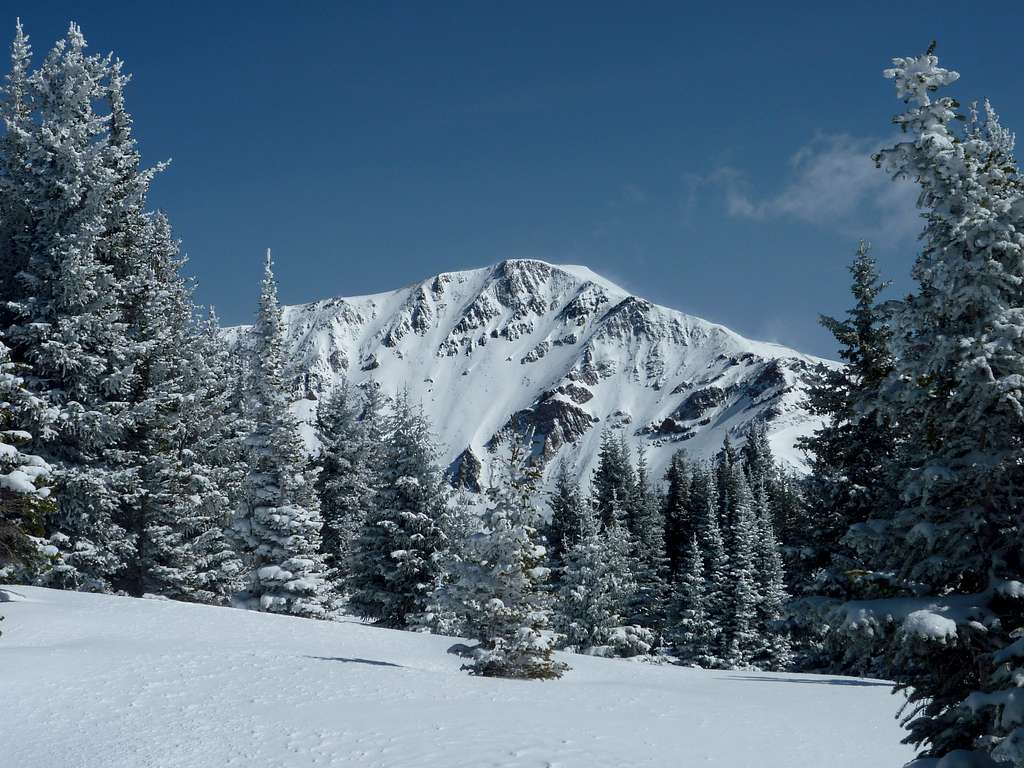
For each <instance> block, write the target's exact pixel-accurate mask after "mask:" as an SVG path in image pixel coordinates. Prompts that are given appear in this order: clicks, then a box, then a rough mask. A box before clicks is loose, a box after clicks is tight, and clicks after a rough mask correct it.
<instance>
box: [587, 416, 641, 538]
mask: <svg viewBox="0 0 1024 768" xmlns="http://www.w3.org/2000/svg"><path fill="white" fill-rule="evenodd" d="M635 489H636V475H635V473H634V472H633V465H632V460H631V459H630V455H629V446H627V445H626V440H625V437H624V436H623V435H622V434H621V433H620V434H618V435H616V434H614V433H612V432H610V431H608V430H606V431H605V432H603V433H602V435H601V449H600V452H599V453H598V461H597V468H596V469H595V470H594V478H593V481H592V482H591V491H590V492H591V499H592V503H593V504H594V508H595V509H596V510H597V516H598V520H599V522H600V523H601V527H602V528H607V527H608V526H610V525H614V524H615V523H616V522H618V521H617V520H615V519H613V516H612V514H613V507H614V509H617V510H618V512H619V513H620V514H622V515H624V516H627V517H628V516H629V515H630V512H631V509H630V507H629V501H630V500H631V499H632V498H633V497H634V493H635ZM627 524H628V523H627Z"/></svg>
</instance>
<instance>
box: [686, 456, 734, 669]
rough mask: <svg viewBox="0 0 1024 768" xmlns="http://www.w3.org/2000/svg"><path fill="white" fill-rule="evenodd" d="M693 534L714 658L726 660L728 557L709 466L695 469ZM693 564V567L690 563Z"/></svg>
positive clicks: (714, 485)
mask: <svg viewBox="0 0 1024 768" xmlns="http://www.w3.org/2000/svg"><path fill="white" fill-rule="evenodd" d="M690 503H691V509H692V515H693V533H694V535H695V536H696V537H697V547H698V549H699V550H700V553H701V556H702V558H703V573H704V596H705V602H706V611H707V614H708V617H709V620H710V622H711V624H712V633H713V638H714V644H713V649H714V655H715V656H716V657H717V658H719V659H721V658H724V657H725V653H726V642H727V638H726V636H725V632H724V628H725V624H726V619H727V616H728V613H729V605H730V595H729V556H728V554H727V553H726V550H725V539H724V537H723V535H722V529H721V526H720V525H719V511H718V489H717V483H716V478H715V475H714V471H713V469H712V468H711V467H709V466H707V465H697V466H695V467H694V468H693V480H692V482H691V485H690ZM691 565H692V564H691Z"/></svg>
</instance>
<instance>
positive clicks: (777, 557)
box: [753, 496, 793, 670]
mask: <svg viewBox="0 0 1024 768" xmlns="http://www.w3.org/2000/svg"><path fill="white" fill-rule="evenodd" d="M756 498H757V497H756V496H755V503H756ZM754 558H755V561H754V562H755V571H756V573H757V612H756V615H757V625H758V628H759V635H760V637H759V646H760V647H759V649H758V651H757V653H756V654H755V656H754V659H753V662H754V664H756V665H757V666H758V667H760V668H762V669H774V670H780V669H786V668H788V667H789V666H790V665H791V664H792V662H793V655H792V652H791V648H790V642H789V637H788V635H787V632H786V628H785V627H784V625H783V613H784V610H785V607H786V602H787V600H788V599H789V594H788V593H787V592H786V580H785V572H784V570H783V566H782V555H781V553H780V552H779V544H778V540H777V539H776V538H775V530H774V525H773V523H772V518H771V511H770V510H769V508H768V506H767V505H766V504H764V503H763V502H760V503H758V504H757V510H756V520H755V533H754Z"/></svg>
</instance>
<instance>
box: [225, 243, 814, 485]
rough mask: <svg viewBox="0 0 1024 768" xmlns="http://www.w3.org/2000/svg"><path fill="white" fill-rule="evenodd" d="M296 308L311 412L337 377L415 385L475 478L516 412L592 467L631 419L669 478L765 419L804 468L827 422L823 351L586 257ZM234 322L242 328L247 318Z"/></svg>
mask: <svg viewBox="0 0 1024 768" xmlns="http://www.w3.org/2000/svg"><path fill="white" fill-rule="evenodd" d="M284 317H285V323H286V327H287V331H288V348H289V354H290V359H291V362H292V368H293V372H294V374H295V379H294V380H295V383H296V395H297V396H300V397H301V396H304V397H306V398H308V399H306V400H305V401H300V402H299V403H298V404H297V409H298V411H299V413H300V415H301V416H302V417H303V418H306V419H308V418H309V417H310V416H311V414H312V413H313V409H314V408H315V401H314V400H313V398H318V397H320V396H322V395H323V393H324V392H326V391H327V390H329V389H330V388H331V387H332V386H333V385H334V384H335V383H336V382H337V380H338V379H339V377H341V376H348V377H349V378H350V379H351V380H352V381H353V382H355V383H357V384H368V383H370V384H372V385H379V386H381V387H383V389H384V390H385V392H386V393H387V394H394V393H395V392H396V391H398V390H399V389H401V388H403V387H407V388H408V389H409V391H410V393H411V394H412V397H413V399H414V400H416V401H419V402H422V403H423V405H424V407H425V409H426V412H427V414H428V416H429V417H430V418H431V420H432V422H433V424H434V425H435V428H436V431H437V432H438V433H439V435H440V436H441V437H442V439H443V440H444V441H445V446H444V447H445V449H446V456H445V458H446V460H447V461H454V462H455V464H454V465H453V467H458V466H460V465H462V464H463V462H462V460H461V459H460V456H463V451H466V450H467V449H468V451H470V452H471V453H472V456H469V455H468V454H466V456H467V459H466V461H465V463H464V464H465V466H464V467H463V469H464V471H463V473H462V474H463V475H464V476H465V477H470V478H472V477H476V476H478V475H479V474H480V473H479V472H478V471H477V469H476V468H477V464H478V462H479V461H480V460H482V459H484V458H485V457H486V455H487V454H486V450H485V448H486V445H487V444H488V442H489V441H490V440H491V439H492V438H493V437H494V435H495V433H496V432H498V431H499V430H500V429H502V428H503V427H505V426H508V425H512V426H514V427H516V428H517V429H519V430H520V431H525V430H526V429H527V428H529V427H532V428H533V429H534V430H535V436H536V452H537V455H538V456H540V457H542V458H543V459H544V460H545V462H550V461H551V460H552V459H555V458H557V457H560V456H565V457H567V458H568V459H569V460H570V461H572V462H573V463H574V464H575V465H576V467H577V470H578V472H579V474H580V475H581V476H583V477H589V475H590V470H591V469H592V468H593V466H594V462H595V458H596V453H597V447H598V445H599V443H600V436H601V432H602V431H603V429H605V428H611V429H613V430H616V431H618V430H622V431H624V433H625V435H626V436H627V438H628V439H629V441H630V443H631V444H632V446H633V448H634V451H636V450H637V449H641V448H642V449H644V450H646V451H647V453H648V457H649V459H650V463H651V465H652V469H653V471H654V473H655V476H657V477H660V475H661V474H662V472H663V470H664V468H665V467H666V466H667V464H668V461H669V458H670V457H671V455H672V454H673V453H674V452H675V451H676V450H678V449H679V448H681V447H685V448H686V449H687V450H688V451H689V452H690V453H691V454H692V455H695V456H708V455H710V454H711V453H712V452H714V451H715V450H717V448H718V447H719V446H720V445H721V442H722V438H723V437H724V436H725V435H726V434H727V433H728V434H730V435H732V436H733V437H734V438H736V440H737V441H738V442H742V441H743V439H744V436H745V434H746V430H747V429H748V427H749V425H750V423H751V421H752V420H753V419H755V418H764V419H767V420H768V423H769V428H770V438H771V440H772V443H773V447H774V448H775V449H776V450H777V451H778V453H779V454H780V456H782V457H783V458H784V460H786V461H787V462H788V463H790V464H791V465H794V466H796V467H801V466H802V464H803V457H802V455H800V454H799V453H798V452H797V451H795V450H794V448H793V444H794V441H795V440H796V438H797V437H799V436H800V435H803V434H806V433H808V432H809V431H810V430H812V429H813V428H814V427H815V426H816V425H817V423H818V422H817V420H815V419H813V418H811V417H809V416H808V414H807V413H806V411H805V410H804V409H803V407H802V404H801V400H802V397H803V390H804V387H805V384H806V381H807V377H808V373H809V371H810V369H811V368H812V366H814V365H816V364H818V363H820V362H823V361H821V360H819V359H817V358H813V357H810V356H807V355H803V354H800V353H798V352H794V351H793V350H791V349H787V348H785V347H782V346H779V345H777V344H768V343H763V342H756V341H750V340H749V339H745V338H743V337H741V336H739V335H738V334H736V333H733V332H732V331H730V330H729V329H727V328H724V327H723V326H720V325H716V324H714V323H709V322H707V321H705V320H701V319H700V318H697V317H692V316H689V315H685V314H683V313H681V312H677V311H675V310H672V309H667V308H665V307H661V306H657V305H655V304H651V303H650V302H647V301H645V300H643V299H640V298H637V297H635V296H631V295H630V294H629V293H628V292H627V291H625V290H623V289H622V288H620V287H618V286H616V285H615V284H614V283H611V282H609V281H608V280H605V279H604V278H602V277H600V276H599V275H596V274H594V273H593V272H591V271H590V270H589V269H587V268H586V267H580V266H554V265H551V264H547V263H545V262H540V261H527V260H512V261H504V262H501V263H500V264H497V265H495V266H493V267H488V268H485V269H476V270H469V271H464V272H447V273H442V274H440V275H437V276H435V277H431V278H428V279H427V280H424V281H422V282H419V283H416V284H413V285H411V286H408V287H406V288H403V289H401V290H397V291H392V292H390V293H382V294H376V295H372V296H359V297H355V298H337V299H329V300H326V301H319V302H315V303H312V304H303V305H300V306H293V307H286V308H285V310H284ZM231 336H232V337H233V338H235V339H242V340H243V343H244V338H245V337H244V329H242V328H240V329H232V330H231ZM308 432H309V431H308V430H307V434H308ZM466 469H468V470H469V471H468V472H467V471H465V470H466Z"/></svg>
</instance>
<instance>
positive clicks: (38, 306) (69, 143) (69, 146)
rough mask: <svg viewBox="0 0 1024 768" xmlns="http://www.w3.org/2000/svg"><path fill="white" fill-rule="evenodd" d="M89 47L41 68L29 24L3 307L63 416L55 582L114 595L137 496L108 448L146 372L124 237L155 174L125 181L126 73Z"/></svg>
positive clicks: (14, 126)
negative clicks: (128, 499)
mask: <svg viewBox="0 0 1024 768" xmlns="http://www.w3.org/2000/svg"><path fill="white" fill-rule="evenodd" d="M85 48H86V43H85V39H84V37H83V36H82V34H81V31H80V30H79V29H78V27H77V26H75V25H74V24H72V25H71V27H70V28H69V30H68V33H67V35H66V37H65V38H64V39H63V40H61V41H59V42H58V43H57V44H56V45H55V46H54V48H53V50H52V51H51V52H50V53H49V54H48V55H47V56H46V58H45V60H44V61H43V63H42V64H41V65H40V67H39V68H38V69H36V70H35V71H32V72H29V71H28V67H29V59H30V51H29V47H28V42H27V39H26V38H25V36H24V35H23V33H22V32H21V29H20V26H19V29H18V34H17V36H16V38H15V43H14V47H13V50H12V71H11V74H10V76H9V78H8V81H7V87H6V88H5V93H4V105H3V108H2V113H3V116H4V121H5V128H6V136H5V139H4V143H3V147H2V150H3V151H2V152H0V179H2V182H0V183H2V185H3V194H2V195H0V197H2V199H3V203H2V205H3V218H4V224H3V236H4V239H5V242H4V243H3V245H2V247H0V258H2V259H3V265H2V267H0V274H4V275H12V274H13V275H14V279H13V280H12V281H9V282H8V281H6V280H5V285H4V289H3V290H4V293H5V296H6V298H7V302H6V303H5V305H4V307H3V310H2V314H3V317H4V320H5V322H6V323H7V328H6V331H5V336H6V338H7V343H8V344H9V346H10V348H11V356H12V359H13V360H14V361H15V362H16V363H18V364H24V363H27V364H28V365H29V366H30V374H29V375H27V376H26V377H25V378H26V383H27V385H28V387H29V389H30V390H31V391H33V392H34V393H36V394H38V395H39V396H41V397H44V398H45V399H47V400H48V401H50V402H52V403H53V404H54V405H55V406H56V407H58V408H59V410H60V418H59V419H58V420H57V421H56V422H55V425H56V426H55V429H54V430H53V431H52V433H51V434H48V435H44V436H41V438H42V439H41V441H40V444H39V451H40V453H41V454H42V455H43V456H44V458H46V459H47V460H48V461H49V462H50V463H51V464H52V465H53V468H54V488H55V494H56V498H57V500H58V506H57V508H56V510H55V511H54V514H53V515H51V516H50V519H49V520H48V521H47V530H48V532H50V533H52V534H54V535H56V536H57V538H58V539H60V540H61V542H62V543H64V546H63V547H62V549H64V556H63V564H62V567H61V569H60V570H59V571H55V572H54V573H51V574H50V579H49V580H48V582H47V583H50V584H55V585H58V586H73V587H78V588H83V589H106V588H109V586H110V580H111V579H112V578H113V577H115V576H116V575H117V574H119V573H120V572H122V571H123V570H124V569H125V567H126V565H127V563H128V561H129V559H130V558H131V557H132V553H133V551H134V547H135V544H134V541H133V537H132V536H131V534H130V533H129V532H128V531H126V530H125V528H124V527H123V526H122V525H121V518H122V512H123V510H122V507H121V504H122V501H123V497H122V494H121V493H120V492H119V491H118V489H117V488H116V484H117V482H118V479H117V477H116V469H115V468H114V467H112V466H111V465H110V456H109V453H108V450H109V449H111V448H116V447H117V443H118V441H119V440H120V439H121V437H122V435H123V433H124V429H125V427H126V424H125V423H124V414H125V410H126V406H125V400H126V399H127V398H128V397H129V396H130V394H131V390H132V388H133V386H134V385H135V380H136V377H137V375H138V373H137V371H136V370H135V368H134V365H135V363H136V362H137V360H136V353H137V351H138V350H137V348H136V347H135V346H134V345H133V344H132V343H131V341H130V339H129V338H128V337H127V335H126V322H125V320H124V317H123V314H122V311H121V309H122V308H121V305H120V302H121V300H122V299H123V297H124V293H125V285H124V283H123V278H124V273H123V272H121V271H119V269H118V267H119V265H118V264H117V263H115V259H114V258H113V257H112V252H111V237H112V236H113V234H114V233H117V232H119V231H121V229H122V226H121V212H122V211H123V210H124V209H125V208H127V207H131V204H132V203H133V201H134V200H135V199H136V198H138V197H139V196H140V195H144V193H145V190H146V189H147V187H148V181H149V178H150V174H148V173H146V172H139V173H138V174H137V176H136V178H135V179H134V182H135V183H132V184H129V183H128V181H129V180H128V179H126V176H127V175H129V174H128V173H127V172H126V173H124V174H119V173H117V169H118V168H121V167H122V166H124V165H130V163H131V157H130V155H131V148H130V147H129V148H125V147H123V146H121V145H120V144H119V143H118V141H117V139H116V137H115V136H114V131H113V123H114V116H113V115H110V114H107V112H108V111H109V109H110V107H111V105H112V104H113V102H114V98H115V97H116V94H117V93H118V91H119V89H120V87H121V85H122V84H123V83H122V76H121V74H120V66H119V64H118V65H115V64H114V63H112V61H111V59H110V57H101V56H96V55H89V54H87V53H86V52H85ZM27 158H31V161H30V162H26V159H27Z"/></svg>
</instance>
